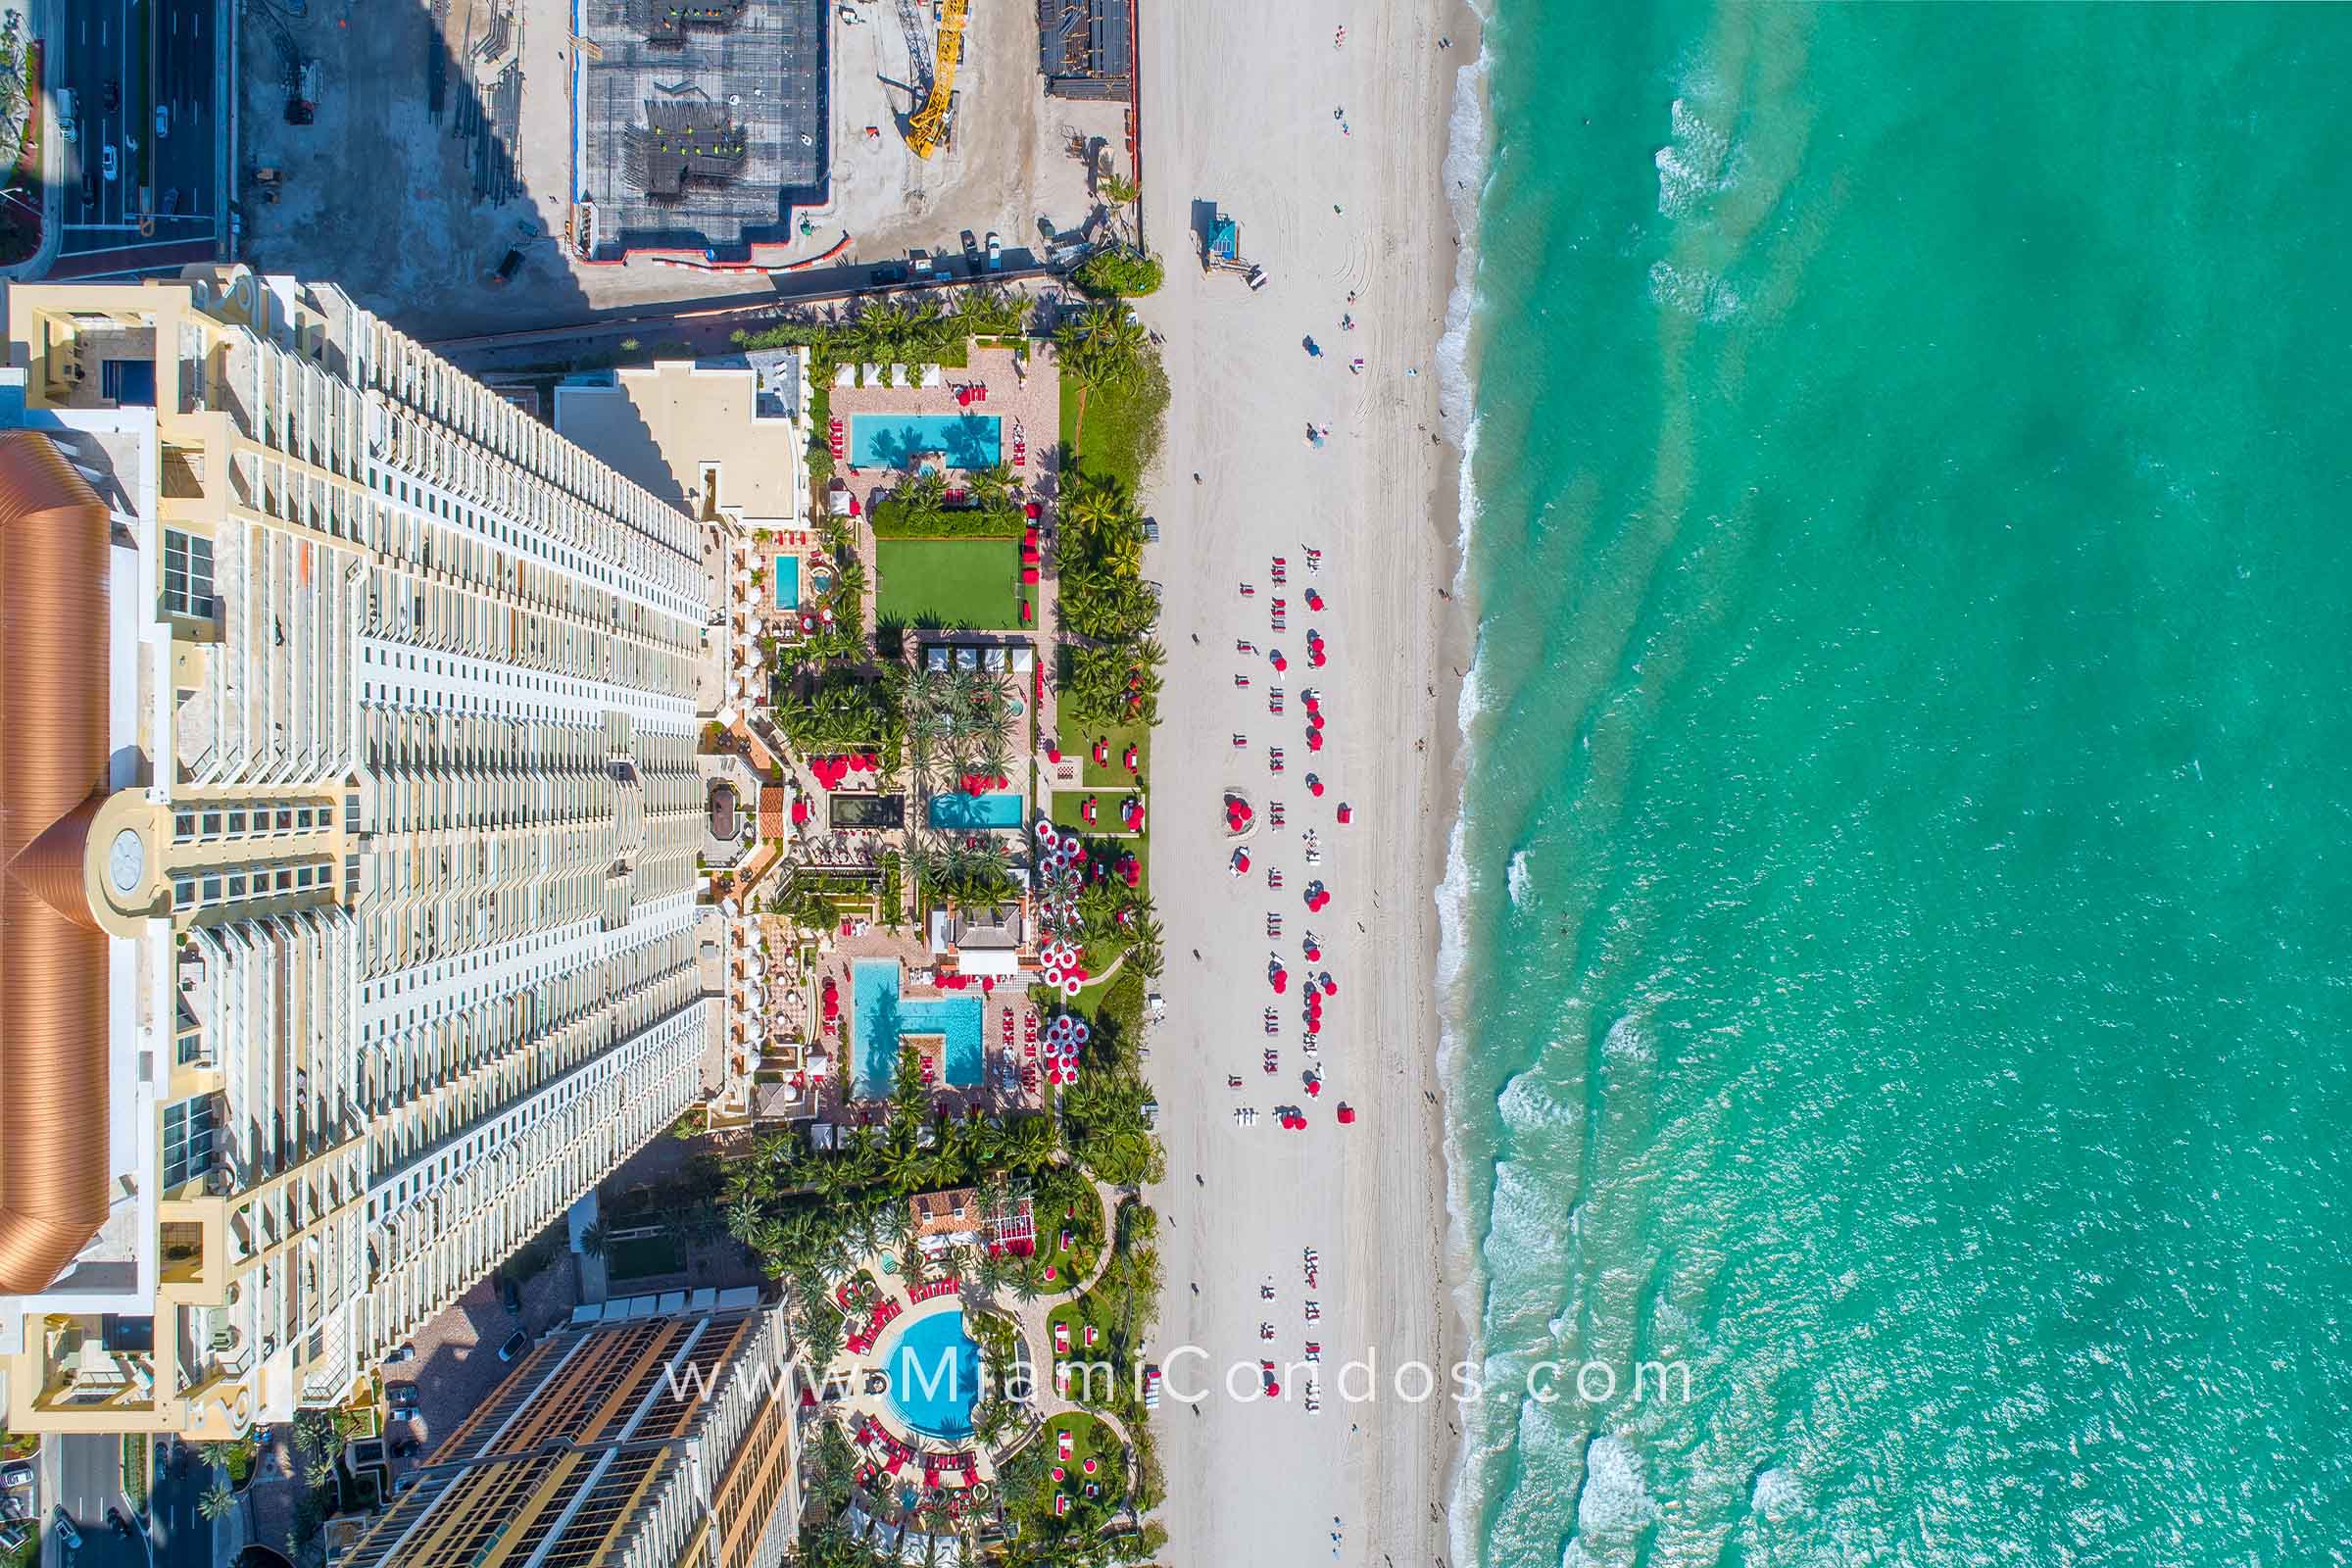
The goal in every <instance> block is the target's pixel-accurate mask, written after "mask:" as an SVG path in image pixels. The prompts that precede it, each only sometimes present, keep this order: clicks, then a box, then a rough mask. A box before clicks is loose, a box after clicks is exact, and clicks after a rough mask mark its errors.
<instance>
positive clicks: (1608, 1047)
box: [1600, 1015, 1652, 1061]
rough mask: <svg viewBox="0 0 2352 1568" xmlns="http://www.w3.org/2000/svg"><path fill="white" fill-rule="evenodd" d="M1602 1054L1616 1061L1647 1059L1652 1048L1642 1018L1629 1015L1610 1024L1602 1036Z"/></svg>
mask: <svg viewBox="0 0 2352 1568" xmlns="http://www.w3.org/2000/svg"><path fill="white" fill-rule="evenodd" d="M1600 1054H1601V1055H1602V1056H1603V1057H1604V1058H1608V1059H1611V1060H1616V1061H1647V1060H1649V1058H1650V1055H1651V1054H1652V1048H1651V1046H1650V1043H1649V1036H1648V1034H1647V1033H1646V1032H1645V1031H1643V1029H1642V1024H1641V1022H1640V1020H1638V1019H1636V1018H1634V1017H1632V1016H1630V1015H1629V1016H1627V1017H1623V1018H1620V1019H1618V1020H1617V1021H1616V1022H1615V1023H1613V1024H1611V1025H1609V1032H1608V1033H1607V1034H1606V1035H1604V1036H1602V1037H1601V1042H1600Z"/></svg>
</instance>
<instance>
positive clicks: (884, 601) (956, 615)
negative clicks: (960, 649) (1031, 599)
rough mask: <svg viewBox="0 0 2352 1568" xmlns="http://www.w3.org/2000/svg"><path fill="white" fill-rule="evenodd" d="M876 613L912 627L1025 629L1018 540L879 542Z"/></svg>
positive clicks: (882, 540) (875, 595) (875, 597)
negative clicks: (1021, 602)
mask: <svg viewBox="0 0 2352 1568" xmlns="http://www.w3.org/2000/svg"><path fill="white" fill-rule="evenodd" d="M874 567H875V571H876V574H877V575H878V576H879V577H880V579H881V581H880V582H879V583H878V584H876V586H875V592H874V613H875V614H876V615H877V616H879V617H880V618H881V619H883V620H896V621H900V622H903V623H904V624H906V625H909V626H921V627H938V626H946V627H955V628H958V629H963V630H982V631H1013V630H1018V629H1019V627H1020V609H1019V603H1020V593H1019V589H1020V577H1021V550H1020V543H1019V541H1018V540H1017V539H877V540H875V541H874Z"/></svg>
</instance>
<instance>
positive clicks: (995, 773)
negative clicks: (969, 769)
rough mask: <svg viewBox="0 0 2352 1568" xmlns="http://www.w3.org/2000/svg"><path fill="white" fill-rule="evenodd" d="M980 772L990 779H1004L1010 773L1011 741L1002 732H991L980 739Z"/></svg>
mask: <svg viewBox="0 0 2352 1568" xmlns="http://www.w3.org/2000/svg"><path fill="white" fill-rule="evenodd" d="M980 771H981V772H983V773H985V774H987V775H988V776H989V777H990V778H992V779H997V778H1005V777H1007V776H1009V775H1010V773H1011V772H1012V740H1011V738H1010V737H1009V736H1007V735H1006V734H1005V732H1004V730H1002V729H994V730H991V731H989V732H988V734H987V735H985V736H983V737H982V738H981V741H980Z"/></svg>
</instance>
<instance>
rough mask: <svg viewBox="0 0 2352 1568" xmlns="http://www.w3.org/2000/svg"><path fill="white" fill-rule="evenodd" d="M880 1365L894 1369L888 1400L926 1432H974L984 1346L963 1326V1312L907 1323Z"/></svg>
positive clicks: (951, 1436) (950, 1436)
mask: <svg viewBox="0 0 2352 1568" xmlns="http://www.w3.org/2000/svg"><path fill="white" fill-rule="evenodd" d="M882 1367H883V1370H884V1371H886V1372H888V1373H889V1374H890V1404H891V1408H892V1409H894V1410H896V1411H898V1413H899V1419H900V1420H902V1421H904V1422H906V1423H907V1425H908V1426H910V1427H912V1428H914V1430H915V1431H917V1432H919V1433H921V1434H922V1435H923V1436H924V1437H927V1438H945V1439H947V1440H948V1441H950V1442H960V1441H961V1440H963V1439H965V1438H968V1437H970V1436H971V1435H972V1405H973V1403H974V1402H975V1401H976V1400H977V1399H978V1398H979V1397H980V1347H979V1346H977V1345H975V1344H973V1343H972V1337H971V1336H970V1335H968V1334H966V1333H964V1332H963V1314H962V1313H961V1312H959V1311H958V1312H940V1313H936V1314H934V1315H933V1316H930V1317H926V1318H920V1319H917V1320H916V1321H915V1322H912V1323H909V1324H907V1327H906V1328H904V1329H902V1330H901V1331H900V1332H899V1340H898V1343H897V1344H896V1345H893V1346H892V1347H891V1348H890V1353H889V1354H888V1355H886V1356H884V1357H883V1360H882Z"/></svg>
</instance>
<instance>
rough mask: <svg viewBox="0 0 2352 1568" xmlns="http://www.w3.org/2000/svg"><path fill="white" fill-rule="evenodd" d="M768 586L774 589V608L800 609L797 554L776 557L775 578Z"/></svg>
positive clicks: (799, 567) (799, 572)
mask: <svg viewBox="0 0 2352 1568" xmlns="http://www.w3.org/2000/svg"><path fill="white" fill-rule="evenodd" d="M770 586H771V587H772V588H773V589H774V590H775V595H776V608H777V609H778V610H798V609H800V608H801V558H800V557H798V556H778V557H777V558H776V575H775V580H774V582H773V583H772V584H770Z"/></svg>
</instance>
